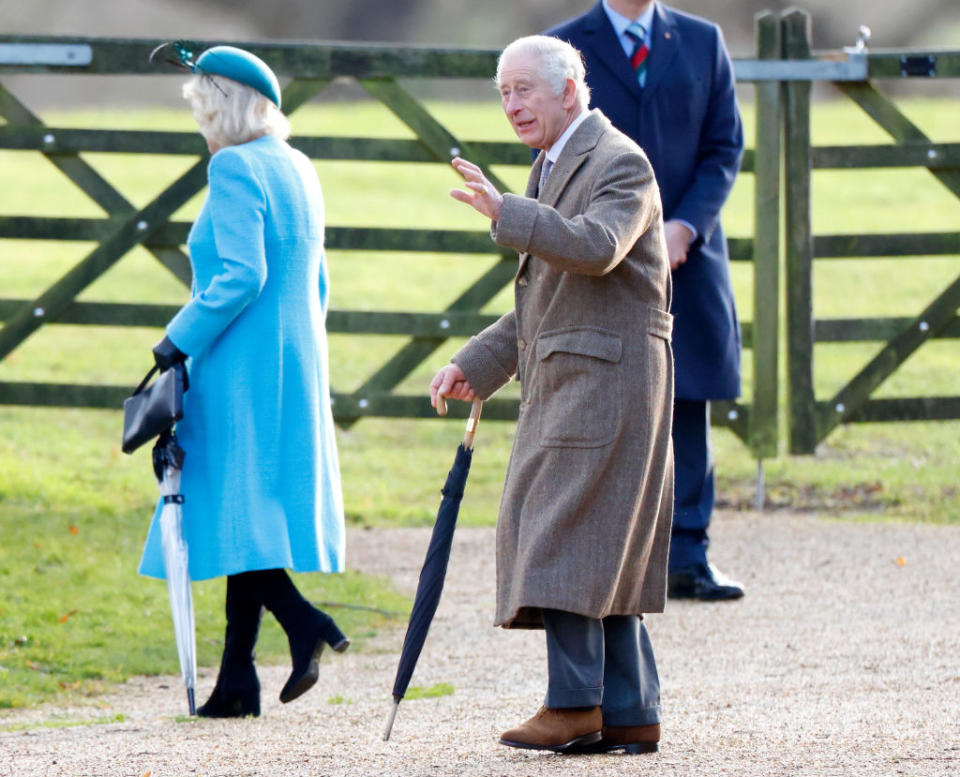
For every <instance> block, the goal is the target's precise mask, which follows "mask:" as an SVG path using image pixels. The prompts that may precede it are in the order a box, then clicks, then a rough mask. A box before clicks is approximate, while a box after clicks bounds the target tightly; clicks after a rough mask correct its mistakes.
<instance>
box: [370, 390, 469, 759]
mask: <svg viewBox="0 0 960 777" xmlns="http://www.w3.org/2000/svg"><path fill="white" fill-rule="evenodd" d="M481 410H483V402H482V401H481V400H479V399H476V400H474V402H473V409H472V410H471V411H470V418H469V419H468V420H467V433H466V434H465V435H464V436H463V442H462V443H461V444H460V447H458V448H457V455H456V458H455V459H454V460H453V467H452V468H451V469H450V474H448V475H447V482H446V483H445V484H444V486H443V490H442V492H441V493H442V494H443V499H442V500H441V502H440V509H439V510H438V511H437V520H436V523H434V524H433V534H432V535H431V536H430V547H428V548H427V556H426V558H425V559H424V561H423V569H421V570H420V581H419V582H418V583H417V595H416V597H414V600H413V609H412V610H411V611H410V623H409V624H408V625H407V634H406V636H405V637H404V638H403V649H402V650H401V651H400V662H399V664H398V665H397V677H396V680H394V683H393V706H392V707H391V709H390V717H389V718H388V719H387V727H386V730H384V732H383V739H384V741H386V740H388V739H389V738H390V731H391V730H392V729H393V721H394V720H395V719H396V717H397V709H398V708H399V706H400V700H401V699H402V698H403V697H404V695H405V694H406V692H407V686H409V685H410V677H411V676H412V675H413V669H414V667H415V666H416V665H417V659H418V658H420V651H422V650H423V643H424V641H425V640H426V639H427V632H428V631H429V630H430V622H431V621H432V620H433V616H434V614H435V613H436V611H437V605H438V604H440V594H441V593H442V592H443V580H444V578H445V577H446V575H447V562H448V561H449V560H450V546H451V545H452V544H453V530H454V529H455V528H456V525H457V513H458V512H459V511H460V501H461V500H462V499H463V488H464V486H465V485H466V482H467V475H469V474H470V461H471V460H472V459H473V438H474V436H475V435H476V433H477V423H478V422H479V420H480V412H481ZM437 412H438V413H439V414H440V415H446V414H447V407H446V403H445V402H444V400H443V397H437Z"/></svg>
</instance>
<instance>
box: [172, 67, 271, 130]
mask: <svg viewBox="0 0 960 777" xmlns="http://www.w3.org/2000/svg"><path fill="white" fill-rule="evenodd" d="M183 97H184V99H185V100H188V101H189V102H190V107H191V108H192V109H193V117H194V118H195V119H196V120H197V124H198V126H199V127H200V134H201V135H203V137H204V138H206V139H207V140H209V141H212V142H214V143H216V144H217V145H218V146H220V147H223V146H236V145H239V144H241V143H247V142H248V141H251V140H253V139H254V138H258V137H260V136H261V135H276V136H277V137H278V138H280V139H281V140H286V139H287V138H289V137H290V122H289V121H288V120H287V117H286V116H284V115H283V112H282V111H281V110H280V109H279V108H278V107H277V106H276V105H274V104H273V103H272V102H271V101H270V100H269V99H268V98H267V97H264V96H263V95H262V94H260V92H258V91H257V90H256V89H253V88H251V87H249V86H247V85H246V84H241V83H240V82H239V81H234V80H233V79H232V78H226V77H225V76H214V75H195V76H194V77H193V78H191V79H190V80H189V81H187V83H185V84H184V85H183Z"/></svg>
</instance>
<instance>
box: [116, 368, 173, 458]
mask: <svg viewBox="0 0 960 777" xmlns="http://www.w3.org/2000/svg"><path fill="white" fill-rule="evenodd" d="M158 370H159V367H156V366H154V367H153V369H151V370H150V372H148V373H147V374H146V377H144V379H143V380H142V381H140V385H139V386H137V388H136V391H134V392H133V394H131V395H130V396H129V397H127V398H126V399H125V400H123V445H122V446H121V447H122V449H123V452H124V453H133V452H134V451H135V450H136V449H137V448H139V447H140V446H141V445H143V444H144V443H145V442H149V441H150V440H152V439H153V438H154V437H156V436H157V435H159V434H160V433H161V432H163V431H164V430H166V429H169V428H170V427H171V426H173V424H175V423H176V422H177V421H179V420H180V419H181V418H183V392H184V391H186V390H187V388H188V381H187V369H186V367H184V366H183V365H182V364H175V365H174V366H173V367H171V368H170V369H167V370H164V371H163V372H161V373H160V375H159V377H158V378H157V379H156V380H155V381H154V382H153V383H151V384H150V386H147V384H148V383H150V378H152V377H153V376H154V375H155V374H156V372H157V371H158Z"/></svg>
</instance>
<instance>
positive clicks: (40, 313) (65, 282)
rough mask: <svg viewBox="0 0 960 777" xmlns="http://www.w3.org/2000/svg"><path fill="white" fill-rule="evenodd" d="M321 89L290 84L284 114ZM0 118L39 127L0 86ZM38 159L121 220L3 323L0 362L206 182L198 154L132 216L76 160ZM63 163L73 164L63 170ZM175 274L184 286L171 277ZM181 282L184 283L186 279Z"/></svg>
mask: <svg viewBox="0 0 960 777" xmlns="http://www.w3.org/2000/svg"><path fill="white" fill-rule="evenodd" d="M327 83H328V82H327V81H320V80H312V81H303V80H302V81H297V80H294V81H291V82H290V83H289V84H288V85H287V88H286V89H285V90H284V95H288V96H289V102H290V105H291V107H290V108H288V113H292V112H293V111H295V110H296V109H297V108H299V107H300V106H301V105H303V104H304V103H305V102H307V101H308V100H309V99H310V98H311V97H313V96H314V95H315V94H316V93H317V92H318V91H320V90H321V89H323V88H324V87H325V86H326V84H327ZM0 115H3V116H4V117H5V118H6V119H7V120H8V121H18V122H19V123H23V124H31V125H34V126H43V122H42V121H41V120H40V119H39V118H38V117H37V116H35V115H34V114H33V113H32V112H31V111H30V110H29V109H28V108H27V107H26V106H25V105H23V104H22V103H21V102H20V101H19V100H17V99H16V98H15V97H14V96H13V95H12V94H11V93H10V92H9V91H7V90H6V89H5V88H4V87H3V86H0ZM44 155H45V156H46V157H47V158H48V159H50V160H51V162H53V164H54V165H56V166H57V167H58V168H59V169H60V170H61V171H62V172H64V174H65V175H67V177H68V178H70V180H72V181H73V182H74V183H76V184H77V185H78V186H80V188H81V189H83V191H84V192H86V193H87V194H88V196H90V197H91V199H93V200H94V201H95V202H97V204H98V205H100V206H101V207H103V208H104V209H105V210H107V212H108V213H109V214H110V215H111V216H116V215H122V216H124V217H125V218H124V219H122V220H121V221H119V222H118V224H117V227H116V228H115V229H114V230H113V231H112V233H111V234H110V235H109V236H108V237H107V238H105V239H104V240H103V241H101V243H100V244H99V245H98V246H97V248H95V249H94V250H93V251H92V252H91V253H90V254H88V255H87V256H86V258H84V259H83V260H82V261H81V262H80V263H79V264H77V265H76V266H75V267H73V268H72V269H71V270H70V271H69V272H68V273H67V274H66V275H64V276H62V277H61V278H60V279H58V280H57V281H56V282H55V283H54V284H53V285H52V286H50V287H49V288H48V289H47V290H46V291H44V292H43V294H41V295H40V296H39V297H37V298H36V299H35V300H33V301H31V302H28V303H27V304H25V305H23V306H22V307H21V308H20V309H19V310H18V311H17V312H16V313H14V314H13V315H12V316H10V317H9V318H8V320H7V322H6V325H5V326H4V327H3V329H0V360H2V359H4V358H5V357H6V356H7V355H8V354H9V353H10V352H11V351H13V350H14V349H16V348H17V347H18V346H19V345H20V344H21V343H23V341H24V340H26V339H27V338H28V337H29V336H30V335H31V334H33V333H34V332H35V331H36V330H37V329H39V328H40V327H41V326H42V325H43V324H44V323H47V322H49V321H53V320H56V319H57V317H58V316H59V315H60V314H61V313H62V312H63V311H64V310H65V309H66V308H67V307H69V306H70V305H71V304H72V303H73V302H75V300H76V297H77V295H78V294H80V293H81V292H82V291H83V290H84V289H86V288H87V287H88V286H89V285H90V284H91V283H93V282H94V281H95V280H96V279H97V278H99V277H100V276H102V275H103V273H104V272H106V271H107V270H108V269H109V268H110V267H112V266H113V265H114V264H115V263H116V262H117V261H119V260H120V259H121V258H122V257H123V256H125V255H126V254H127V253H128V252H129V251H130V250H131V249H132V248H134V247H135V246H137V245H142V244H144V243H145V241H146V240H147V239H148V238H149V236H150V235H151V234H152V233H153V232H154V231H156V229H157V228H158V227H159V226H160V225H162V224H163V223H165V222H166V221H167V220H168V219H169V218H170V216H172V215H173V214H174V213H175V212H176V211H177V210H178V209H179V208H180V207H182V206H183V204H184V203H186V202H187V201H188V200H189V199H190V198H191V197H193V196H194V195H195V194H196V193H197V192H199V191H200V190H201V189H202V188H203V187H204V185H205V184H206V180H207V178H206V166H207V160H208V155H207V154H204V155H203V156H201V158H200V160H199V161H198V162H197V163H196V164H194V165H193V166H192V167H191V168H190V169H189V170H188V171H187V172H186V173H184V174H183V175H182V176H180V178H178V179H177V180H176V181H174V182H173V183H172V184H171V185H170V186H168V187H167V188H166V189H165V190H164V191H163V192H162V193H161V194H160V195H158V196H157V197H156V198H155V199H154V200H153V201H152V202H151V203H150V204H149V205H147V206H146V207H144V208H142V209H141V210H139V211H137V210H135V209H134V208H133V206H132V205H131V204H130V203H129V202H127V200H126V199H125V198H123V196H122V195H121V194H120V193H119V192H118V191H117V190H116V189H115V188H114V187H112V186H111V185H110V183H109V182H107V181H106V180H105V179H104V178H102V177H101V176H100V174H99V173H98V172H97V171H96V170H95V169H94V168H92V167H91V166H90V165H88V164H87V163H86V162H85V161H83V160H82V159H80V158H79V157H78V156H77V155H76V154H67V155H57V154H47V153H45V152H44ZM64 162H68V163H69V162H72V163H74V164H72V165H71V164H67V165H64ZM65 168H66V169H65ZM91 189H94V191H91ZM151 250H152V252H153V253H154V255H155V256H157V258H158V259H160V261H161V262H162V263H164V264H165V265H166V264H167V262H166V261H164V259H163V258H162V255H163V254H166V252H167V251H173V252H174V253H176V254H179V255H180V256H181V257H183V258H184V259H186V257H185V255H184V254H183V253H182V252H180V251H178V250H175V249H156V250H154V249H151ZM167 266H169V265H167ZM175 274H177V277H179V278H180V279H181V280H184V278H182V277H181V276H180V274H179V273H177V272H176V271H175ZM186 280H187V283H189V276H188V278H187V279H186Z"/></svg>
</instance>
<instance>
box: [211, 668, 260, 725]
mask: <svg viewBox="0 0 960 777" xmlns="http://www.w3.org/2000/svg"><path fill="white" fill-rule="evenodd" d="M197 715H199V716H200V717H201V718H245V717H247V716H248V715H252V716H253V717H255V718H257V717H260V680H259V679H258V678H257V670H256V668H255V667H254V665H253V664H252V663H251V664H250V666H249V668H247V669H243V670H240V671H239V672H238V671H235V670H234V671H230V672H229V673H225V672H224V668H223V667H221V668H220V674H219V675H217V684H216V685H215V686H214V688H213V693H211V694H210V698H209V699H207V701H206V704H203V705H202V706H200V707H198V708H197Z"/></svg>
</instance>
